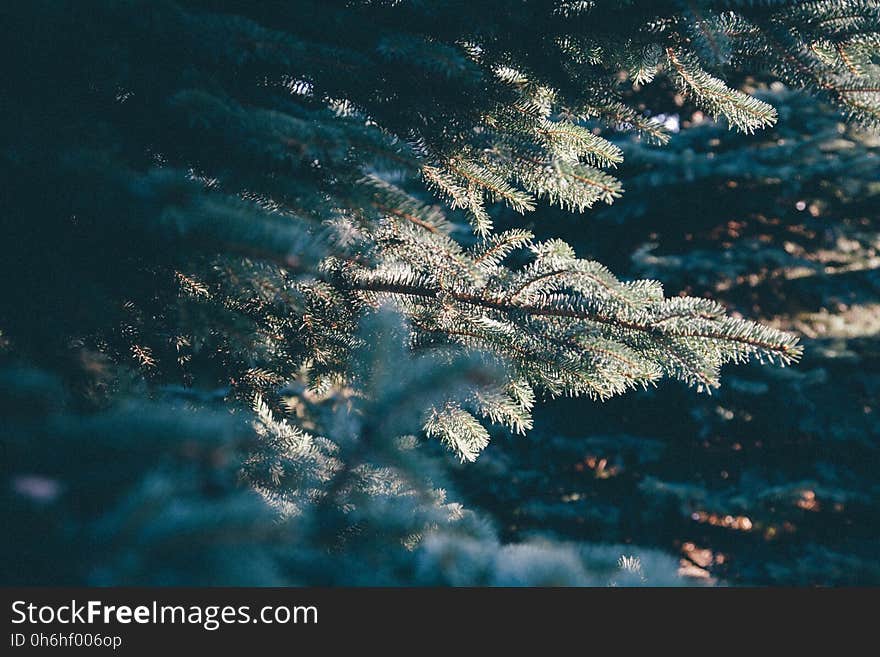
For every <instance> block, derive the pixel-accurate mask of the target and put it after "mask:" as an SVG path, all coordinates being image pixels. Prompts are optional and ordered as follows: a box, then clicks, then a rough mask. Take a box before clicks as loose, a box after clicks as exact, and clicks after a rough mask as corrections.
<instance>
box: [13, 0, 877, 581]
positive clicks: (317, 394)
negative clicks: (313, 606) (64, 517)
mask: <svg viewBox="0 0 880 657" xmlns="http://www.w3.org/2000/svg"><path fill="white" fill-rule="evenodd" d="M0 12H2V14H0V15H2V19H3V25H4V27H5V34H4V43H5V44H6V46H7V48H8V50H9V52H10V53H12V54H11V55H8V56H7V57H6V58H4V66H5V74H4V76H3V82H2V85H3V89H2V92H3V97H4V116H5V118H6V120H5V121H4V122H3V127H2V131H3V143H4V147H3V150H2V170H3V177H4V180H6V181H7V184H8V186H9V189H10V191H9V193H8V194H7V199H6V201H5V203H4V206H5V207H4V214H3V218H2V219H0V234H2V236H3V243H4V245H6V250H5V253H4V257H3V258H2V262H0V280H2V281H3V294H2V295H0V299H2V300H0V331H2V332H0V339H2V350H3V359H4V361H5V362H6V363H7V366H8V367H10V368H13V369H9V372H11V373H12V374H11V375H10V376H19V375H18V374H15V372H22V371H27V372H34V371H38V372H43V373H48V374H47V375H46V376H48V378H41V377H42V376H43V375H42V374H34V375H33V376H35V377H36V379H33V380H34V381H44V382H45V383H46V385H50V382H51V381H58V385H59V386H60V388H61V390H63V391H64V392H63V393H59V394H58V395H57V399H58V400H59V402H58V403H63V404H64V406H65V408H66V409H68V410H69V412H72V413H74V414H75V415H76V417H79V415H80V414H84V415H85V416H86V417H88V416H89V415H90V414H95V413H96V412H98V411H101V412H102V413H111V415H110V417H113V418H117V419H118V422H119V424H118V425H117V426H118V427H119V428H118V429H115V430H111V429H110V428H109V425H103V426H107V429H106V431H107V436H108V438H112V439H113V440H117V439H119V440H123V439H125V440H124V441H123V442H129V440H128V438H129V437H128V436H123V435H120V434H127V433H129V431H130V430H129V429H126V428H124V427H125V426H128V425H132V426H134V425H137V424H138V423H139V422H141V420H139V419H136V418H138V417H139V416H140V415H141V414H142V413H143V412H149V411H141V412H137V411H135V412H134V413H133V414H132V413H129V414H128V415H112V414H113V413H119V412H121V411H119V410H118V409H119V408H120V405H121V404H125V403H126V400H132V399H135V400H141V401H143V402H146V400H152V401H151V403H160V402H162V403H167V401H168V399H172V398H173V399H178V400H180V399H183V400H185V401H186V405H187V407H189V408H190V409H191V410H190V411H188V412H191V413H194V414H200V413H205V412H208V411H209V410H216V409H214V407H215V406H216V402H217V401H218V400H222V401H223V402H224V404H225V405H226V407H227V408H228V410H229V412H231V413H232V414H233V415H232V417H234V418H239V417H241V416H242V415H244V414H248V415H249V416H253V417H255V418H256V419H254V420H253V422H254V423H255V424H253V425H251V427H250V429H249V432H250V433H252V434H253V436H254V437H255V443H256V444H255V445H254V446H253V447H252V448H251V449H243V451H242V454H241V456H242V459H241V464H240V474H241V477H242V478H243V480H244V481H245V482H246V483H247V484H248V485H250V486H251V487H252V488H253V489H254V490H256V491H257V492H259V493H260V494H261V495H262V496H263V497H264V498H265V499H266V500H268V501H269V502H270V504H271V505H273V508H277V510H278V512H279V513H281V514H282V516H285V517H286V516H288V515H289V516H292V517H298V518H300V520H299V521H297V522H304V523H308V522H309V521H310V519H311V518H318V520H317V521H315V522H316V523H317V524H316V527H315V529H314V532H313V535H314V538H315V541H316V545H325V546H326V545H327V543H326V542H325V543H322V541H329V543H331V544H332V545H334V546H340V545H354V544H356V543H357V542H358V541H366V543H363V544H362V545H369V541H370V540H375V532H374V533H372V534H371V530H370V529H369V526H370V525H371V523H375V522H376V521H377V518H380V517H381V518H386V517H388V516H393V514H382V513H379V512H377V511H375V509H376V508H379V509H381V508H383V506H387V505H393V506H397V505H402V506H401V509H400V514H402V515H403V516H406V517H407V518H409V519H410V522H409V524H408V525H407V529H406V531H405V532H403V524H405V523H402V524H401V527H400V530H401V532H403V533H405V534H406V536H407V537H410V538H408V539H403V538H401V541H402V542H404V543H406V542H407V541H408V540H411V542H412V541H414V542H415V543H418V544H429V543H430V541H428V540H427V539H426V540H423V541H421V542H420V540H419V536H421V533H423V532H424V531H426V528H430V527H434V526H435V525H438V524H442V523H438V521H437V518H436V517H435V515H432V514H436V513H437V511H436V508H438V504H439V508H441V509H445V508H446V507H445V506H444V504H445V503H444V504H441V503H440V501H439V498H438V497H437V496H436V495H433V494H432V493H431V491H432V490H433V489H431V488H430V486H428V485H427V479H428V476H427V474H425V475H424V476H422V477H419V476H417V474H416V473H419V472H423V471H425V472H426V469H428V466H426V465H423V464H421V463H420V462H419V463H418V464H416V463H415V462H410V461H406V463H405V465H402V464H401V463H398V459H404V458H408V457H405V456H401V454H403V453H406V454H409V452H410V451H411V450H409V449H408V448H407V449H404V447H405V445H410V444H411V442H412V441H411V440H409V439H407V440H404V441H403V443H400V440H398V439H399V438H400V436H401V435H406V434H407V433H419V432H420V431H421V432H424V435H425V436H426V437H428V438H436V439H439V441H441V442H442V443H444V444H446V445H447V446H448V447H449V448H451V450H452V451H453V453H454V454H455V455H456V456H457V457H458V458H459V459H461V460H465V461H472V460H474V459H475V458H476V457H477V456H478V455H479V453H480V452H481V450H482V449H483V448H484V447H485V446H486V444H487V443H488V441H489V436H490V434H489V430H488V428H487V427H491V425H493V424H497V425H502V426H505V427H507V428H508V429H509V430H511V431H513V432H516V433H522V432H525V431H527V430H528V429H530V428H531V427H532V417H531V411H532V408H533V406H534V404H535V400H536V398H537V397H538V396H559V395H568V396H581V395H584V396H588V397H590V398H593V399H607V398H609V397H611V396H614V395H617V394H620V393H623V392H625V391H627V390H630V389H633V388H641V387H645V386H649V385H654V384H655V383H657V382H658V381H659V380H660V379H661V378H663V377H664V376H669V377H674V378H677V379H680V380H682V381H685V382H687V383H689V384H693V385H695V386H697V387H698V388H701V389H705V390H709V389H712V388H715V387H717V386H718V383H719V374H720V369H721V366H722V365H723V364H724V363H727V362H742V361H745V360H747V359H749V358H752V357H757V358H759V359H761V360H769V361H773V362H778V363H781V364H787V363H791V362H792V361H794V360H796V359H797V358H798V357H799V355H800V353H801V348H800V346H799V345H798V344H797V339H796V338H795V337H794V336H793V335H791V334H788V333H784V332H782V331H779V330H777V329H775V328H772V327H769V326H766V325H760V324H756V323H753V322H750V321H747V320H744V319H739V318H734V317H731V316H728V315H726V314H725V311H724V309H723V307H722V306H721V305H720V304H718V303H717V302H714V301H711V300H708V299H703V298H695V297H665V296H664V291H663V289H662V287H661V286H660V284H659V283H657V282H655V281H647V280H640V281H628V282H625V281H621V280H620V279H618V278H617V277H615V276H614V275H613V274H612V273H611V272H610V271H609V270H608V269H606V268H605V267H604V266H602V265H600V264H598V263H596V262H593V261H590V260H584V259H581V258H579V257H577V255H576V253H575V251H574V249H572V247H571V246H570V245H568V244H567V243H565V242H563V241H561V240H558V239H552V238H551V239H546V240H537V239H535V237H534V235H533V233H532V232H530V231H527V230H525V229H523V228H512V229H510V230H504V231H497V230H495V229H494V227H493V215H497V213H498V208H508V209H509V210H511V211H513V212H515V213H518V214H525V213H530V212H532V211H534V210H536V209H537V208H538V207H546V206H547V205H548V204H550V205H555V206H558V207H560V208H563V209H565V210H569V211H576V212H583V211H584V210H586V209H588V208H591V207H593V206H595V205H597V204H601V203H604V204H611V203H612V202H614V201H615V199H617V198H619V197H620V195H621V193H622V184H621V182H620V181H619V180H618V178H616V177H615V176H614V175H613V173H612V171H613V170H614V168H615V167H616V166H618V165H620V163H621V159H622V157H623V154H622V151H621V149H620V148H619V147H618V146H617V145H615V144H614V143H613V141H612V140H611V138H610V137H611V136H612V135H614V134H618V133H620V132H631V133H633V134H635V135H638V136H639V137H640V138H642V139H644V140H645V141H651V142H659V143H662V142H665V141H666V140H667V138H668V136H667V134H666V132H665V131H664V129H663V126H662V124H661V123H660V122H659V121H657V120H656V118H654V117H653V116H652V115H651V111H650V110H646V109H644V108H642V107H641V105H640V102H639V100H638V94H636V95H635V96H633V95H632V94H629V93H628V91H629V90H631V89H635V88H636V87H641V86H643V85H648V86H650V84H651V83H652V80H653V79H654V78H656V77H658V76H660V77H663V78H664V79H666V80H668V81H669V82H670V83H671V84H673V85H674V86H675V88H676V89H678V91H679V93H680V94H681V95H682V96H684V97H686V98H688V99H689V100H691V101H692V102H694V103H695V104H697V106H699V107H700V108H702V109H703V111H705V112H706V113H708V114H709V115H711V116H714V117H719V118H721V119H722V120H724V121H726V122H727V124H729V125H730V126H731V127H732V128H735V129H737V130H739V131H741V132H744V133H747V134H748V133H752V132H754V131H756V130H760V129H762V128H764V127H766V126H769V125H772V124H773V123H774V122H775V121H776V120H777V114H776V110H775V109H774V108H773V107H772V105H770V104H769V103H766V102H764V101H763V100H760V99H758V98H756V97H754V96H750V95H748V94H746V93H743V92H742V91H739V90H737V89H734V88H732V87H729V86H728V85H726V84H725V83H724V82H723V81H722V80H721V78H720V77H717V74H720V73H721V68H722V67H723V66H725V65H728V64H734V65H736V66H737V67H739V68H743V69H748V68H749V67H755V66H760V67H761V69H769V70H770V71H772V73H773V74H774V75H776V76H778V77H779V78H780V79H781V80H783V81H784V82H786V83H788V84H792V85H795V86H798V87H805V88H808V89H810V90H811V91H813V92H815V93H817V94H819V95H820V96H821V97H823V98H825V99H826V100H828V101H829V102H832V103H834V104H836V105H837V106H838V107H839V108H840V109H841V110H842V111H843V112H844V113H845V114H846V115H847V116H848V117H849V118H851V119H852V120H854V121H856V122H859V123H861V124H864V125H876V123H877V117H878V111H880V105H878V93H877V87H878V84H877V69H876V66H875V62H874V53H875V52H876V44H877V38H878V25H877V15H878V8H877V6H876V4H875V3H865V2H811V3H797V5H796V6H790V5H788V4H787V3H767V4H756V5H753V4H752V3H729V2H699V3H689V4H688V5H687V8H686V9H682V8H680V7H678V5H677V4H676V3H669V4H668V5H667V3H657V4H654V3H643V4H641V5H640V4H637V3H630V2H625V1H621V2H549V1H533V2H525V3H522V4H521V5H518V6H517V10H516V11H511V8H510V6H509V5H508V3H504V2H494V1H493V2H485V3H478V4H475V3H462V2H442V3H441V2H436V3H435V2H378V1H377V2H367V1H365V2H357V3H352V2H335V1H329V2H328V1H323V0H322V1H320V2H310V1H308V0H302V1H299V2H295V3H293V4H290V5H288V4H285V5H280V4H277V3H252V2H248V3H244V2H235V1H230V2H212V1H210V0H204V1H192V2H183V1H181V2H171V1H166V2H159V3H154V2H150V3H146V2H139V1H137V0H130V1H126V2H110V1H103V0H90V1H89V2H85V3H82V2H78V3H71V2H33V3H27V4H24V5H23V6H17V7H4V8H3V9H2V10H0ZM389 304H390V305H391V306H393V308H394V309H395V312H397V313H400V314H401V315H402V317H403V321H404V326H405V329H404V335H403V338H402V340H403V342H405V344H406V348H407V349H406V351H407V352H412V354H413V357H412V358H410V357H409V355H408V353H406V352H404V353H402V354H398V355H396V356H394V357H393V358H392V359H391V360H390V361H387V360H386V361H383V362H386V363H387V362H393V363H394V371H393V372H391V371H385V372H382V371H381V370H382V367H387V366H382V367H379V366H378V365H377V364H376V362H373V361H370V354H371V353H372V347H373V346H374V345H376V344H386V342H383V340H388V338H387V334H389V333H393V331H391V329H389V328H387V325H386V324H382V323H381V322H380V326H384V327H385V328H378V329H375V330H374V331H373V332H370V331H369V330H365V329H363V328H362V327H364V326H367V327H369V326H374V324H372V323H371V322H372V321H373V318H375V317H376V316H377V313H378V310H379V309H380V308H382V307H385V306H386V305H389ZM379 314H381V313H379ZM428 363H430V365H429V364H428ZM474 363H479V367H475V366H474ZM22 367H24V368H26V369H25V370H21V369H20V368H22ZM14 368H19V369H14ZM21 376H24V374H21ZM29 376H30V375H29ZM453 384H455V385H453ZM406 386H409V387H413V386H416V387H419V388H423V390H420V392H421V393H422V394H420V395H419V404H420V405H419V408H418V409H415V408H399V407H400V406H405V405H407V404H410V403H413V404H415V401H414V400H410V399H408V393H407V392H406ZM14 399H15V396H14V395H13V402H14ZM62 400H63V401H62ZM163 400H164V401H163ZM327 404H329V405H331V406H332V407H333V409H334V412H333V413H330V414H328V413H318V412H317V411H316V410H315V409H316V407H320V406H322V405H327ZM386 409H394V411H395V412H394V413H390V414H389V415H388V418H389V419H388V420H387V421H385V420H383V419H382V418H381V417H380V416H379V415H380V414H382V413H385V412H386ZM398 412H399V413H401V414H403V415H406V414H407V413H416V415H417V416H418V422H417V423H416V424H417V425H419V426H416V427H413V426H412V423H411V421H410V420H407V421H406V422H402V423H400V424H396V423H395V421H394V419H393V418H395V417H396V416H397V413H398ZM34 413H37V414H39V413H42V414H43V415H45V414H46V411H45V410H44V408H43V407H41V406H40V405H39V404H38V405H37V410H35V411H34ZM358 413H360V416H361V417H368V418H369V419H368V420H367V421H360V422H359V421H358V420H357V417H358ZM53 417H54V416H53ZM62 417H64V418H66V417H67V415H63V416H62ZM122 418H126V419H122ZM33 421H34V422H35V423H36V424H35V426H34V427H33V428H32V430H33V432H34V435H41V434H44V433H45V432H47V431H49V428H51V426H52V422H51V421H47V420H45V418H43V419H39V418H33ZM52 421H54V420H52ZM67 421H68V420H66V419H65V420H64V422H62V424H65V423H66V422H67ZM70 421H72V422H74V424H76V423H77V422H79V421H80V420H70ZM46 422H48V424H46ZM194 422H195V420H194ZM25 424H26V423H25ZM146 426H148V425H146V424H144V425H143V427H146ZM40 427H42V428H40ZM181 427H182V428H181V429H180V430H179V431H178V430H174V433H179V435H178V436H177V437H178V438H179V439H181V440H185V438H186V435H187V434H188V431H189V430H188V429H187V428H186V426H185V425H183V424H181ZM368 427H369V428H368ZM132 431H133V429H132ZM137 433H138V432H137V431H134V435H137ZM15 435H16V436H17V435H20V434H18V433H16V434H15ZM77 435H79V436H80V438H79V440H83V438H82V433H81V432H80V433H79V434H77ZM13 437H14V436H12V435H7V436H6V438H7V439H8V440H12V439H13ZM349 443H351V445H349ZM96 444H98V442H97V441H96ZM102 444H103V446H104V448H105V449H106V448H107V444H104V443H102ZM392 445H393V448H392V447H390V446H392ZM34 449H36V448H34ZM238 449H240V448H238V447H237V448H236V450H238ZM18 453H19V452H18V451H16V454H18ZM236 453H238V451H236ZM37 462H39V459H38V460H37ZM377 463H378V464H379V465H376V464H377ZM383 464H384V465H383ZM388 468H390V470H389V469H388ZM403 473H410V474H409V475H404V474H403ZM413 477H415V478H413ZM371 491H372V492H375V495H373V494H372V493H371ZM426 496H427V497H426ZM377 499H378V500H379V501H380V502H379V503H378V504H379V506H378V507H376V504H377ZM383 499H387V500H389V501H388V502H387V505H385V504H382V503H381V500H383ZM426 500H427V501H429V502H430V504H427V502H426ZM423 507H424V508H423ZM425 509H430V510H431V512H430V513H428V511H426V510H425ZM444 513H447V515H448V512H446V511H444ZM382 522H386V520H382ZM387 522H393V521H390V520H389V521H387ZM365 527H366V529H365ZM413 527H415V528H416V531H413ZM374 529H375V528H374ZM324 532H329V535H330V536H331V537H332V538H330V539H327V538H326V537H324V536H322V534H323V533H324ZM379 533H380V534H381V532H379ZM352 536H357V538H356V539H355V538H352ZM370 536H373V537H374V538H373V539H370V538H369V537H370ZM437 540H439V539H437ZM352 549H360V548H352ZM300 552H301V553H302V554H306V552H307V550H306V548H303V549H302V550H300ZM363 553H364V554H370V550H369V548H367V547H364V548H363ZM304 558H305V557H304ZM373 558H375V554H373ZM565 558H566V559H568V557H565ZM551 561H552V560H551ZM311 563H313V565H314V562H313V561H312V562H311ZM294 570H296V569H295V568H294ZM332 572H333V567H332V566H326V567H319V566H317V565H314V573H315V574H314V575H312V577H313V578H314V579H316V580H319V579H320V578H321V577H322V575H319V574H318V573H332ZM326 576H327V577H328V578H329V577H330V575H329V574H328V575H326ZM119 577H120V578H121V577H123V575H119ZM378 577H379V576H378V575H377V578H378ZM548 577H550V575H548ZM585 578H586V576H584V577H583V578H581V580H580V581H585ZM575 580H577V578H575ZM330 581H333V580H332V579H331V580H330ZM455 581H456V583H463V580H455ZM487 581H494V580H492V578H491V577H490V578H488V579H487ZM553 581H556V580H553Z"/></svg>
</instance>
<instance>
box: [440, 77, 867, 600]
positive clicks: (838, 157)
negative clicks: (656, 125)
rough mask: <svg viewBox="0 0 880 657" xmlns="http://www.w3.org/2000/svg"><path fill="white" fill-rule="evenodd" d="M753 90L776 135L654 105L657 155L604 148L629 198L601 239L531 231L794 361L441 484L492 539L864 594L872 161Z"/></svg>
mask: <svg viewBox="0 0 880 657" xmlns="http://www.w3.org/2000/svg"><path fill="white" fill-rule="evenodd" d="M750 85H751V86H756V87H758V88H759V90H758V91H757V92H756V93H757V94H758V95H759V97H761V98H762V100H764V101H766V102H770V103H771V104H772V105H773V106H774V107H776V108H777V110H778V112H779V116H780V120H779V123H778V124H777V125H776V126H774V127H773V128H768V129H767V130H764V131H762V132H761V133H758V134H756V135H753V136H744V135H741V134H738V133H735V132H731V131H728V130H727V129H726V127H725V126H724V125H721V124H718V123H715V122H713V121H710V120H707V119H706V117H705V116H703V115H702V113H701V112H699V111H698V110H696V109H695V108H694V107H693V106H689V105H688V104H687V103H685V104H683V105H681V106H676V105H675V104H674V102H673V101H672V99H669V100H668V104H669V105H670V106H671V107H674V108H675V109H674V110H672V109H670V110H669V111H670V112H673V111H674V114H672V113H671V114H670V115H669V116H668V119H667V122H668V123H669V125H672V126H674V125H675V123H676V120H677V123H678V125H679V126H680V130H679V131H678V132H676V133H675V134H674V135H673V137H672V139H671V140H670V143H669V144H668V145H667V146H664V147H662V148H659V147H651V146H645V145H644V144H641V143H639V142H637V141H635V140H630V139H627V138H622V139H620V140H617V141H616V143H617V144H618V145H619V146H620V147H621V149H622V151H623V153H624V158H625V159H624V164H623V165H622V167H621V170H620V175H621V176H622V177H623V178H624V179H626V180H627V187H628V190H627V193H626V195H625V196H624V197H623V199H621V201H620V202H619V203H617V204H615V206H614V207H613V208H610V209H609V210H608V211H603V212H601V213H596V214H595V217H594V221H595V222H596V223H597V224H598V225H599V227H601V230H596V229H595V228H594V230H591V231H580V232H577V233H576V232H575V230H574V229H573V228H572V227H571V226H570V225H568V224H569V222H567V218H566V217H564V216H561V217H559V218H558V221H554V220H553V218H548V219H547V222H548V223H549V225H548V226H547V228H546V230H548V231H550V232H553V231H556V230H559V231H564V230H566V229H567V230H568V231H569V233H570V234H571V236H572V243H573V244H574V245H575V246H576V248H578V249H584V250H588V251H590V252H592V253H594V254H596V256H597V257H599V258H601V259H602V260H603V261H604V260H606V259H607V260H608V261H609V262H611V261H613V262H614V263H615V264H614V266H615V268H616V269H619V270H620V271H621V272H622V273H625V274H627V275H631V276H645V275H647V276H651V277H657V278H659V279H662V280H663V281H664V282H665V283H666V284H667V285H669V286H670V287H672V288H673V289H682V290H687V291H688V293H690V294H698V295H700V296H704V295H705V296H710V297H712V298H714V299H716V300H718V301H721V302H722V303H723V304H724V305H725V306H726V307H728V308H730V309H731V311H734V312H740V313H743V314H747V315H750V316H752V317H756V318H760V319H761V320H762V321H764V322H767V323H771V324H772V325H773V326H776V327H777V328H782V329H785V330H791V331H796V332H798V333H800V334H801V335H802V340H803V343H804V357H803V359H802V360H801V361H800V362H799V364H798V366H797V367H795V368H787V369H785V370H781V369H778V368H764V367H753V366H740V367H734V368H731V370H730V371H728V372H726V373H725V383H724V385H723V386H722V387H721V389H720V390H719V391H718V392H717V393H716V394H714V395H713V396H712V397H707V396H700V397H693V396H692V395H689V394H688V393H687V391H685V390H682V389H677V388H676V387H675V386H661V387H660V388H658V389H656V390H653V389H652V390H651V391H649V392H647V393H638V395H637V396H636V397H635V398H634V399H633V398H632V397H631V396H629V397H627V398H625V399H617V400H612V402H610V403H609V404H603V405H578V404H572V403H568V402H567V401H565V400H560V402H557V403H551V404H549V405H544V406H543V407H542V408H539V409H538V410H537V412H536V417H535V427H536V428H535V430H534V431H532V432H530V435H529V438H530V439H529V440H527V441H505V442H504V443H503V444H501V445H497V446H495V447H494V448H493V449H489V450H487V452H486V453H485V454H484V455H483V456H482V457H481V459H480V460H479V461H478V463H477V464H475V465H474V466H472V467H469V468H465V469H462V470H461V471H460V472H459V473H458V477H457V479H458V481H457V486H456V488H457V489H458V490H460V491H461V494H462V495H464V496H465V499H466V500H467V502H468V506H469V507H471V508H483V509H485V510H487V511H488V512H490V513H491V514H492V516H493V517H495V518H497V519H498V522H499V525H500V526H502V527H504V535H505V538H506V539H507V540H521V539H522V538H523V537H524V536H528V535H529V534H531V533H532V532H535V531H539V530H540V531H542V532H543V533H544V534H547V533H549V532H552V533H554V534H555V535H556V536H557V537H558V538H559V539H564V540H577V539H581V538H586V537H589V538H590V540H603V541H610V542H623V541H626V540H631V541H633V542H634V543H636V544H642V545H652V546H656V547H662V548H665V549H667V550H670V551H674V552H678V553H680V556H681V559H682V562H683V570H684V571H685V572H687V573H690V574H692V575H694V576H699V577H703V578H708V577H710V576H711V577H714V578H716V579H720V580H723V581H725V582H727V583H740V584H742V583H746V584H753V585H754V584H759V585H787V586H792V585H797V586H804V585H823V586H828V585H866V584H872V583H876V582H878V581H880V569H878V563H877V559H876V550H875V549H874V545H876V544H877V540H878V538H877V533H878V527H880V517H878V514H877V509H878V508H880V507H878V501H880V498H878V490H880V489H878V486H877V467H876V466H877V438H878V436H880V421H878V415H877V409H876V404H875V402H874V400H875V399H876V397H877V390H878V386H880V376H878V370H877V363H878V354H880V349H878V346H880V344H878V332H877V329H878V326H880V324H878V317H880V315H878V303H877V299H878V294H877V292H878V289H880V278H878V265H880V261H878V259H877V249H878V245H880V227H878V224H877V214H876V210H875V208H876V206H877V194H878V191H880V188H878V185H877V182H876V181H877V179H878V175H877V173H878V167H880V158H878V155H880V153H878V147H880V142H878V140H877V135H876V133H875V132H871V131H865V130H862V129H860V128H859V127H858V126H852V125H849V126H848V125H846V124H844V122H843V121H842V120H841V119H840V117H839V116H837V115H836V114H835V113H834V112H833V111H831V110H830V108H829V107H828V106H827V105H825V104H824V103H821V102H819V101H817V100H816V99H815V98H813V97H811V96H809V95H805V94H803V93H798V92H794V91H792V90H789V89H786V88H782V87H780V85H779V84H778V83H772V84H770V85H769V86H770V88H769V89H768V88H766V87H765V86H764V85H763V84H761V83H759V82H757V81H752V82H751V83H750ZM662 100H663V99H662V98H661V97H659V96H658V102H661V101H662ZM633 405H634V406H636V407H637V408H638V412H632V410H631V408H632V406H633ZM510 482H517V483H516V484H515V485H513V484H511V483H510Z"/></svg>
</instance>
